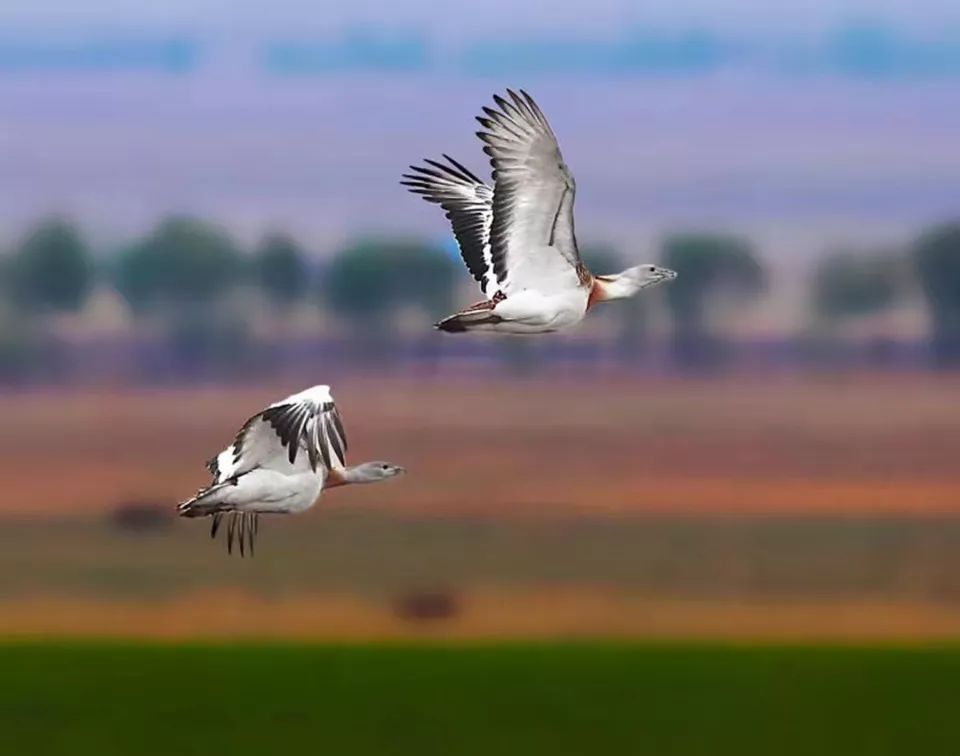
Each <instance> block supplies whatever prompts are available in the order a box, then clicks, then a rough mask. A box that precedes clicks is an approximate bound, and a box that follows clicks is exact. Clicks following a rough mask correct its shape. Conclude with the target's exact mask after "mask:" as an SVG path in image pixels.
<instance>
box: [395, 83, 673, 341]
mask: <svg viewBox="0 0 960 756" xmlns="http://www.w3.org/2000/svg"><path fill="white" fill-rule="evenodd" d="M507 94H508V96H509V99H507V98H504V97H501V96H500V95H494V98H493V99H494V102H495V103H496V105H497V108H490V107H485V108H483V112H484V115H482V116H478V117H477V120H478V121H479V122H480V124H481V125H482V126H483V127H484V129H485V130H484V131H478V132H477V136H478V137H479V138H480V139H481V140H482V141H483V142H484V147H483V151H484V152H485V153H486V154H487V155H489V156H490V164H491V165H492V166H493V187H492V188H491V187H490V186H488V185H487V184H485V183H484V182H483V180H481V179H479V178H477V176H476V175H474V174H473V173H472V172H470V171H469V170H468V169H467V168H465V167H464V166H463V165H462V164H461V163H459V162H457V161H456V160H454V159H453V158H451V157H450V156H448V155H444V156H443V158H444V160H445V161H446V162H441V161H437V160H429V159H428V160H425V161H424V162H425V163H426V165H423V166H410V169H411V171H412V172H411V173H405V174H404V175H403V181H401V182H400V183H401V184H403V185H404V186H406V187H407V188H408V189H409V191H411V192H413V193H414V194H419V195H420V196H421V197H423V199H425V200H427V201H428V202H433V203H436V204H438V205H440V207H442V208H443V209H444V210H445V211H446V214H447V218H448V219H449V220H450V223H451V225H452V226H453V233H454V236H455V237H456V239H457V243H458V244H459V247H460V253H461V256H462V257H463V261H464V262H465V263H466V266H467V269H468V270H469V271H470V274H471V275H472V276H473V277H474V278H475V279H476V281H477V282H478V283H479V284H480V289H481V291H482V292H483V294H484V295H485V296H486V299H484V300H483V301H481V302H478V303H477V304H475V305H472V306H470V307H468V308H466V309H465V310H462V311H460V312H458V313H455V314H453V315H451V316H449V317H447V318H444V319H443V320H441V321H440V322H439V323H437V324H436V327H437V328H439V329H440V330H441V331H448V332H451V333H461V332H464V331H494V332H499V333H548V332H551V331H558V330H560V329H562V328H566V327H568V326H571V325H574V324H575V323H579V322H580V321H581V320H583V318H584V316H585V315H586V314H587V312H588V311H589V310H590V309H591V308H592V307H593V306H594V305H595V304H597V303H598V302H608V301H610V300H614V299H625V298H627V297H632V296H633V295H634V294H636V293H637V292H638V291H640V290H641V289H645V288H647V287H650V286H654V285H656V284H659V283H662V282H664V281H669V280H671V279H673V278H675V277H676V275H677V274H676V273H675V272H673V271H672V270H669V269H667V268H662V267H660V266H658V265H651V264H645V265H637V266H635V267H633V268H628V269H627V270H625V271H623V272H622V273H617V274H615V275H602V276H596V275H594V274H593V273H591V272H590V271H589V270H588V269H587V267H586V266H585V265H584V263H583V260H581V259H580V251H579V249H578V248H577V239H576V236H575V234H574V228H573V201H574V196H575V194H576V183H575V182H574V180H573V174H572V173H570V170H569V169H568V168H567V166H566V164H565V163H564V162H563V156H562V155H561V154H560V147H559V145H558V144H557V138H556V137H555V136H554V134H553V130H552V129H551V128H550V124H549V123H547V119H546V117H545V116H544V115H543V113H542V112H541V110H540V108H539V107H538V106H537V104H536V103H535V102H534V101H533V98H532V97H530V95H528V94H527V93H526V92H524V91H523V90H520V93H519V94H517V93H516V92H514V91H512V90H509V89H508V90H507Z"/></svg>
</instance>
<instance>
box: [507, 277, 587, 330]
mask: <svg viewBox="0 0 960 756" xmlns="http://www.w3.org/2000/svg"><path fill="white" fill-rule="evenodd" d="M589 294H590V292H589V289H587V288H586V287H579V288H576V289H572V290H570V291H565V292H563V293H561V294H542V293H540V292H539V291H534V290H531V289H527V290H525V291H521V292H518V293H516V294H511V295H510V296H508V297H507V298H506V299H505V300H503V301H502V302H500V303H499V304H498V305H497V306H496V307H494V308H493V313H494V314H495V315H498V316H499V317H500V318H502V320H501V322H499V323H494V324H491V325H490V328H489V330H491V331H496V332H498V333H549V332H551V331H559V330H561V329H563V328H567V327H569V326H571V325H575V324H577V323H579V322H580V321H581V320H583V316H584V315H585V314H586V312H587V298H588V297H589Z"/></svg>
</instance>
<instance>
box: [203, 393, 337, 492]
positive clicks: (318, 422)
mask: <svg viewBox="0 0 960 756" xmlns="http://www.w3.org/2000/svg"><path fill="white" fill-rule="evenodd" d="M346 452H347V437H346V433H345V432H344V429H343V422H342V421H341V419H340V413H339V412H338V411H337V406H336V404H334V401H333V397H332V396H331V394H330V387H329V386H314V387H313V388H309V389H307V390H306V391H301V392H300V393H299V394H294V395H292V396H289V397H287V398H286V399H283V400H281V401H279V402H276V403H274V404H271V405H270V406H269V407H267V408H266V409H265V410H263V411H262V412H258V413H257V414H256V415H254V416H253V417H251V418H250V419H249V420H247V422H245V423H244V424H243V426H242V427H241V428H240V430H239V431H238V432H237V435H236V437H235V438H234V439H233V443H232V444H230V446H228V447H227V448H226V449H224V450H223V451H222V452H220V453H219V454H218V455H217V456H216V457H214V458H213V459H211V460H210V461H209V462H207V468H208V469H209V470H210V472H211V473H213V477H214V483H222V482H224V481H227V480H231V479H235V478H237V477H239V476H241V475H243V474H244V473H247V472H250V471H251V470H255V469H269V470H277V471H279V472H305V471H306V470H308V469H309V470H313V471H314V472H315V471H316V470H317V467H318V466H319V465H320V464H323V465H324V466H325V467H326V468H327V469H328V470H329V469H342V468H343V467H344V466H345V464H346Z"/></svg>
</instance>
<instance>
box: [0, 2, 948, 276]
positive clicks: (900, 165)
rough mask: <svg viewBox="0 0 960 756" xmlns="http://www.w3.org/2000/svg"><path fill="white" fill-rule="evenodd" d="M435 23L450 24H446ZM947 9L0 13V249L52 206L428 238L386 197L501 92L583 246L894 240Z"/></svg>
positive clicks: (923, 130)
mask: <svg viewBox="0 0 960 756" xmlns="http://www.w3.org/2000/svg"><path fill="white" fill-rule="evenodd" d="M454 8H455V9H454ZM958 85H960V4H958V3H957V2H956V0H886V1H885V2H884V1H879V0H872V1H870V2H866V1H864V2H859V1H858V2H853V0H833V1H832V2H830V1H828V0H807V1H806V2H796V1H791V2H778V3H769V2H766V1H761V0H724V1H721V0H715V1H713V2H710V1H708V0H674V2H671V3H662V2H657V3H653V2H615V1H614V0H593V1H592V2H590V3H565V2H557V1H554V2H515V1H512V0H487V1H486V2H483V3H472V4H468V3H462V4H456V5H454V4H452V3H447V2H439V1H435V0H414V1H413V2H403V3H394V2H381V1H378V0H377V1H375V0H355V1H353V2H350V3H321V2H307V1H306V0H271V1H270V2H260V1H257V2H249V1H248V2H242V3H240V2H228V1H227V0H165V2H164V3H162V4H155V5H152V6H151V5H148V4H143V3H133V2H123V1H121V0H87V2H84V3H82V4H78V3H75V2H71V1H70V0H33V1H32V2H29V3H27V2H18V1H15V2H12V3H11V2H9V0H8V2H6V3H3V4H0V102H2V106H0V112H2V119H0V197H2V198H3V202H2V203H0V239H10V238H12V237H14V236H15V235H16V234H17V233H19V231H20V230H21V229H22V228H23V226H24V225H25V224H26V223H28V222H29V221H30V220H32V219H33V218H35V217H37V216H38V215H40V214H43V213H46V212H66V213H70V214H72V215H74V216H75V217H77V218H78V219H79V220H81V221H82V222H84V224H85V226H86V227H87V228H88V230H89V231H90V232H91V233H93V234H95V235H98V236H99V237H100V238H102V239H105V240H110V239H120V238H122V237H123V236H124V235H126V234H130V233H135V232H139V231H141V230H142V229H144V228H146V227H147V226H148V225H149V224H151V223H153V222H154V221H155V220H156V219H157V218H158V217H159V216H160V215H162V214H164V213H168V212H192V213H198V214H202V215H206V216H210V217H212V218H214V219H216V220H219V221H221V222H223V223H226V224H228V225H229V226H230V227H231V228H232V229H233V230H234V231H235V232H237V233H239V234H240V235H241V236H248V237H253V236H255V235H257V234H259V233H261V232H262V231H263V230H265V229H267V228H269V227H273V226H283V227H286V228H289V229H291V230H292V231H294V232H295V233H297V234H299V235H301V236H302V237H304V238H305V239H307V240H311V241H315V242H317V243H321V242H331V241H335V240H338V239H340V238H342V237H343V236H345V235H349V234H351V233H355V232H358V231H361V230H362V231H369V230H383V231H387V230H389V231H400V232H416V233H424V232H425V233H428V234H435V235H437V236H438V237H439V236H442V235H443V232H444V226H443V223H442V217H441V216H440V214H439V213H437V212H436V210H435V209H433V208H429V207H427V206H426V205H425V204H423V203H419V202H415V201H414V199H413V198H411V197H409V196H406V195H405V194H404V192H403V191H402V190H401V188H400V187H399V186H398V185H397V183H396V181H397V179H398V176H399V173H400V172H402V170H403V169H404V168H405V166H406V165H407V164H408V163H409V162H411V161H414V160H417V159H419V158H421V157H423V156H429V155H435V154H437V153H439V152H442V151H446V152H450V153H452V154H454V155H455V156H457V157H458V158H460V159H461V160H462V161H463V162H465V163H467V164H468V165H469V166H472V167H473V169H474V170H475V171H478V172H480V171H482V172H483V173H484V174H485V173H486V170H487V166H486V160H485V157H484V156H483V155H482V153H481V152H480V149H479V145H478V143H477V141H476V140H475V138H474V137H473V132H474V131H475V128H476V125H475V123H474V122H473V121H472V117H473V116H474V115H475V114H476V113H478V112H479V108H480V107H481V106H482V105H484V104H486V103H487V102H488V101H489V98H490V95H491V93H492V92H493V91H501V90H503V89H504V88H505V87H507V86H515V87H525V88H527V89H528V90H529V91H531V93H532V94H534V95H535V96H536V97H537V99H538V101H539V102H540V104H541V106H542V107H543V108H544V110H545V111H546V112H547V114H548V116H549V117H550V119H551V121H552V123H553V125H554V128H555V130H556V132H557V134H558V136H559V137H560V140H561V145H562V147H563V150H564V154H565V157H566V159H567V162H568V163H569V164H570V166H571V168H572V169H573V171H574V173H575V174H576V176H577V180H578V230H579V232H580V235H581V237H582V238H593V239H608V240H611V241H614V242H618V243H621V244H623V243H627V244H637V245H641V246H642V245H645V244H647V243H649V242H651V241H652V240H653V239H655V238H656V236H657V235H658V234H660V233H662V232H663V231H664V230H666V229H670V228H676V227H702V226H709V227H711V228H714V227H722V228H729V229H734V230H742V231H745V232H747V233H750V234H752V235H753V236H754V237H755V238H758V240H759V241H760V242H761V243H763V244H764V246H765V252H766V253H767V254H768V255H769V256H771V257H772V258H773V259H774V260H777V259H779V260H780V261H787V260H789V259H793V258H797V257H802V256H807V255H813V254H818V253H820V252H821V251H822V247H823V246H824V245H828V244H831V243H836V242H842V241H848V240H863V241H868V240H869V241H873V240H887V241H898V240H900V239H902V238H909V236H910V235H912V234H913V233H915V232H916V231H917V229H919V228H920V227H921V226H922V225H924V224H926V223H929V222H934V221H938V220H942V219H943V218H945V217H948V216H951V215H955V214H956V212H957V199H958V195H960V191H958V189H960V94H958V92H960V86H958Z"/></svg>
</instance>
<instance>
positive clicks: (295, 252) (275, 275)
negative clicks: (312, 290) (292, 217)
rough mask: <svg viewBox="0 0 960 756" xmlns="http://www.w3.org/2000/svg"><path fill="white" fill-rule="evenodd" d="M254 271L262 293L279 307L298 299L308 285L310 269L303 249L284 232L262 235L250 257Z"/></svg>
mask: <svg viewBox="0 0 960 756" xmlns="http://www.w3.org/2000/svg"><path fill="white" fill-rule="evenodd" d="M253 271H254V275H255V277H256V281H257V283H258V284H259V285H260V288H261V289H262V290H263V292H264V294H266V296H267V297H268V298H269V299H270V301H271V302H273V304H274V305H276V306H277V307H279V308H281V309H287V308H289V307H290V306H292V305H293V304H295V303H296V302H297V301H299V300H300V299H301V298H302V297H303V295H304V294H305V293H306V292H307V290H308V289H309V287H310V269H309V267H308V265H307V261H306V259H305V258H304V255H303V252H302V251H301V250H300V247H299V246H298V245H297V243H296V242H295V241H294V240H293V239H292V238H291V237H289V236H287V235H286V234H271V235H269V236H267V237H266V238H264V239H263V241H262V242H261V243H260V246H259V247H258V249H257V251H256V254H255V255H254V258H253Z"/></svg>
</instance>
